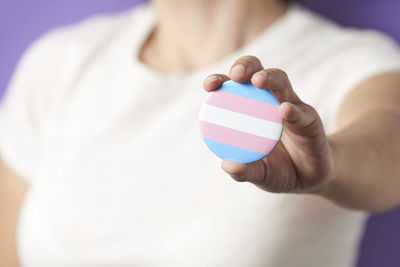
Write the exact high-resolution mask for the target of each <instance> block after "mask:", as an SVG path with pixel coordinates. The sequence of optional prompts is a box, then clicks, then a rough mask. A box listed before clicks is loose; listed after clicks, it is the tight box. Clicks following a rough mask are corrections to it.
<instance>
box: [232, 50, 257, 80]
mask: <svg viewBox="0 0 400 267" xmlns="http://www.w3.org/2000/svg"><path fill="white" fill-rule="evenodd" d="M262 69H263V66H262V64H261V62H260V60H259V59H258V58H256V57H254V56H243V57H240V58H239V59H238V60H236V61H235V63H233V65H232V68H231V70H230V72H229V77H230V78H231V79H232V80H233V81H235V82H239V83H243V82H246V81H248V80H250V79H251V77H252V76H253V74H254V73H256V72H258V71H260V70H262Z"/></svg>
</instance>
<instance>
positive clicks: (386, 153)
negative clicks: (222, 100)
mask: <svg viewBox="0 0 400 267" xmlns="http://www.w3.org/2000/svg"><path fill="white" fill-rule="evenodd" d="M153 5H154V7H155V9H156V11H157V13H158V15H159V18H160V19H159V23H158V24H157V25H156V27H155V29H154V31H153V33H152V34H151V35H150V37H149V38H148V40H147V41H146V42H145V44H144V45H143V47H142V51H141V53H140V58H141V60H142V61H143V62H144V63H145V64H146V65H148V66H149V67H151V68H153V69H155V70H157V71H159V72H161V73H165V74H167V73H189V72H191V71H194V70H196V69H199V68H202V67H204V66H207V65H209V64H212V63H214V62H215V61H217V60H220V59H221V58H223V57H225V56H227V55H229V54H230V53H232V52H234V51H236V50H237V49H239V48H240V47H242V46H243V45H245V44H246V43H248V42H250V41H251V40H253V39H254V38H255V37H256V36H257V35H258V34H260V32H261V31H262V30H264V29H265V28H266V27H268V26H270V25H271V24H272V23H274V22H275V21H276V20H277V19H279V18H280V17H281V16H283V15H284V14H285V12H286V10H287V7H286V6H285V5H283V4H282V3H281V2H279V1H275V0H192V1H187V0H154V1H153ZM199 51H201V53H199ZM240 65H242V66H243V68H242V69H241V68H240V67H239V68H232V69H231V71H230V74H229V76H228V75H221V74H215V75H211V76H209V77H208V78H207V79H206V80H205V82H204V88H205V89H206V90H207V91H212V90H215V89H217V88H218V87H219V86H220V85H221V83H222V82H224V81H226V80H228V79H232V80H235V81H238V82H243V81H246V80H251V81H252V82H253V84H254V85H255V86H257V87H259V88H260V89H265V88H267V87H268V88H269V89H271V90H272V91H273V93H274V94H275V95H276V96H277V97H278V99H279V100H280V102H281V103H282V104H281V106H280V111H281V113H282V116H283V117H284V119H285V130H284V134H283V138H282V141H281V143H280V144H279V146H278V148H277V149H276V150H275V151H274V152H273V154H271V155H270V156H269V157H268V158H267V159H266V160H262V161H259V162H256V163H254V164H250V165H242V164H236V163H233V162H228V161H223V162H222V168H223V169H224V170H225V171H226V172H227V173H228V174H230V175H231V176H232V177H233V178H234V179H235V180H237V181H248V182H252V183H254V184H256V185H257V186H259V187H260V188H261V189H263V190H266V191H271V192H291V193H310V194H318V195H320V196H323V197H326V198H328V199H331V200H332V201H335V202H337V203H339V204H340V205H343V206H345V207H349V208H355V209H363V210H368V211H384V210H387V209H390V208H393V207H395V206H396V205H398V204H399V202H400V194H398V192H399V191H400V179H399V174H400V167H399V166H398V164H396V163H397V161H396V159H398V158H400V135H398V134H396V133H399V131H400V123H399V122H400V110H399V107H400V103H399V102H400V90H399V89H400V74H399V73H387V74H383V75H380V76H377V77H372V78H371V79H370V80H368V81H366V82H364V83H363V84H360V85H359V86H357V87H356V88H354V90H352V93H351V94H349V95H348V97H347V98H346V100H345V101H344V103H343V105H342V106H341V108H340V110H339V111H338V112H339V113H338V124H337V125H338V129H339V130H338V131H337V132H336V133H335V134H334V135H331V136H326V135H325V133H324V131H323V128H322V123H321V120H320V118H319V116H318V114H317V113H316V112H315V110H314V109H313V108H312V107H311V106H309V105H307V104H305V103H303V102H302V101H301V100H300V99H299V98H298V97H297V96H296V94H295V91H294V89H293V88H292V87H291V86H290V82H289V79H288V77H287V75H286V74H285V73H284V72H283V71H281V70H277V69H269V70H263V67H262V65H261V63H260V62H259V60H257V58H255V57H252V56H246V57H242V58H240V59H238V60H237V61H236V62H235V64H234V65H233V66H234V67H236V66H240ZM376 88H379V91H378V90H376ZM355 107H357V108H355ZM377 178H379V179H377ZM28 189H29V184H28V183H27V182H26V180H25V179H23V177H22V176H20V175H19V174H18V173H16V172H15V171H14V170H12V169H11V168H10V166H7V164H6V163H5V162H4V161H2V160H1V159H0V266H9V267H16V266H19V263H18V255H17V250H16V231H17V222H18V216H19V213H20V208H21V203H22V201H23V199H24V197H25V195H26V192H27V191H28ZM370 196H373V197H370Z"/></svg>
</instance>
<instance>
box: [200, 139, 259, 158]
mask: <svg viewBox="0 0 400 267" xmlns="http://www.w3.org/2000/svg"><path fill="white" fill-rule="evenodd" d="M203 140H204V142H205V143H206V145H207V146H208V148H209V149H210V150H211V151H212V152H213V153H214V154H215V155H217V156H218V157H220V158H221V159H224V160H229V161H235V162H238V163H243V164H245V163H252V162H255V161H258V160H260V159H262V158H265V157H266V156H267V155H265V154H261V153H257V152H253V151H250V150H247V149H243V148H239V147H235V146H230V145H225V144H222V143H219V142H215V141H213V140H210V139H207V138H203Z"/></svg>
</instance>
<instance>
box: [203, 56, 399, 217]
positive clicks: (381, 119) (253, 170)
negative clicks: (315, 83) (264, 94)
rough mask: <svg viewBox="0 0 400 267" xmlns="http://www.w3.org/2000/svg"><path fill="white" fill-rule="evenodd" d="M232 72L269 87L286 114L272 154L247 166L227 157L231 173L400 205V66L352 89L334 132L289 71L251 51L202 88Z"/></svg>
mask: <svg viewBox="0 0 400 267" xmlns="http://www.w3.org/2000/svg"><path fill="white" fill-rule="evenodd" d="M228 79H232V80H234V81H236V82H244V81H246V80H251V82H252V83H253V84H254V85H255V86H256V87H258V88H260V89H266V88H268V89H269V90H271V91H272V92H273V93H274V94H275V96H276V97H277V98H278V100H279V101H280V102H281V105H280V107H279V109H280V112H281V114H282V116H283V118H284V121H285V122H284V125H285V126H284V133H283V135H282V139H281V141H280V143H279V144H278V146H277V147H276V149H275V150H274V151H273V152H272V153H271V154H270V155H269V156H268V157H266V158H264V159H263V160H260V161H257V162H255V163H251V164H247V165H245V164H239V163H235V162H230V161H223V162H222V168H223V169H224V170H225V171H226V172H227V173H228V174H230V175H231V176H232V178H234V179H235V180H237V181H248V182H252V183H254V184H255V185H257V186H258V187H260V188H262V189H264V190H266V191H270V192H286V193H313V194H318V195H322V196H324V197H327V198H329V199H330V200H332V201H334V202H336V203H339V204H341V205H343V206H345V207H348V208H354V209H362V210H368V211H372V212H378V211H384V210H387V209H390V208H393V207H395V206H397V205H398V204H400V164H399V163H400V73H393V74H385V75H380V76H377V77H375V78H372V79H370V80H369V81H366V82H364V83H363V84H361V85H359V86H358V87H357V88H355V89H354V90H352V93H351V94H350V95H348V96H347V97H346V100H345V101H344V103H343V105H342V107H341V108H340V110H339V121H338V126H339V131H338V132H336V133H335V134H334V135H332V136H327V135H326V134H325V132H324V129H323V125H322V122H321V119H320V117H319V115H318V114H317V112H316V111H315V109H314V108H313V107H311V106H309V105H307V104H306V103H304V102H302V101H301V99H300V98H299V97H298V96H297V95H296V93H295V92H294V90H293V88H292V86H291V84H290V81H289V79H288V77H287V75H286V74H285V73H284V72H283V71H281V70H278V69H266V70H264V69H263V67H262V65H261V63H260V61H259V60H258V59H257V58H255V57H252V56H245V57H242V58H240V59H238V60H237V61H236V62H235V63H234V64H233V67H232V69H231V71H230V75H229V77H228V76H226V75H223V74H214V75H211V76H209V77H208V78H207V79H206V80H205V82H204V88H205V90H207V91H212V90H215V89H217V88H218V87H219V86H220V85H221V84H222V83H223V82H224V81H226V80H228Z"/></svg>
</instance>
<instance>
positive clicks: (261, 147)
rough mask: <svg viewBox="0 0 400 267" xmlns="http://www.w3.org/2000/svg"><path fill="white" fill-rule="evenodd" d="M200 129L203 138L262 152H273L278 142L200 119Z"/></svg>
mask: <svg viewBox="0 0 400 267" xmlns="http://www.w3.org/2000/svg"><path fill="white" fill-rule="evenodd" d="M200 131H201V134H202V137H203V138H207V139H210V140H213V141H216V142H219V143H223V144H226V145H231V146H235V147H239V148H243V149H247V150H250V151H253V152H258V153H261V154H268V153H269V152H271V150H272V149H273V148H274V147H275V145H276V144H277V142H278V141H275V140H271V139H268V138H264V137H260V136H256V135H253V134H248V133H244V132H241V131H237V130H234V129H231V128H227V127H223V126H219V125H216V124H213V123H209V122H205V121H200Z"/></svg>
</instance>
